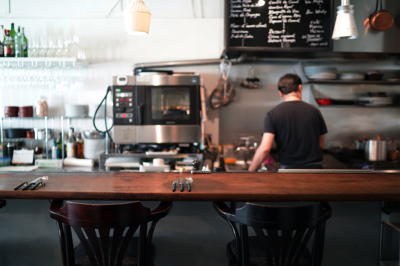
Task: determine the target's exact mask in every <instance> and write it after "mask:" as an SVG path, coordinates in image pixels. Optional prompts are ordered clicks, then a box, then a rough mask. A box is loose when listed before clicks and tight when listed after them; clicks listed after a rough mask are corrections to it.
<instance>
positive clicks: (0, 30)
mask: <svg viewBox="0 0 400 266" xmlns="http://www.w3.org/2000/svg"><path fill="white" fill-rule="evenodd" d="M3 34H4V26H3V25H0V57H4V41H5V40H4V37H3Z"/></svg>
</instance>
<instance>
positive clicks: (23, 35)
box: [21, 27, 28, 57]
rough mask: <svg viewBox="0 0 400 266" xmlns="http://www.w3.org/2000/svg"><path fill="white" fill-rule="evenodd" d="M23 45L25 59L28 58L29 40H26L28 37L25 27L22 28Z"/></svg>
mask: <svg viewBox="0 0 400 266" xmlns="http://www.w3.org/2000/svg"><path fill="white" fill-rule="evenodd" d="M21 43H22V51H23V54H24V57H28V38H26V36H25V28H24V27H22V33H21Z"/></svg>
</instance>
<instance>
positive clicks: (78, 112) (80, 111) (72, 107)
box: [65, 104, 88, 117]
mask: <svg viewBox="0 0 400 266" xmlns="http://www.w3.org/2000/svg"><path fill="white" fill-rule="evenodd" d="M87 115H88V108H87V105H80V104H66V105H65V116H66V117H85V116H87Z"/></svg>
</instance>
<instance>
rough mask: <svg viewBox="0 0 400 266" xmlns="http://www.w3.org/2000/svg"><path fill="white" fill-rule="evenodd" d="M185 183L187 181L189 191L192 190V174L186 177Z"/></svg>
mask: <svg viewBox="0 0 400 266" xmlns="http://www.w3.org/2000/svg"><path fill="white" fill-rule="evenodd" d="M185 183H186V185H187V187H188V192H190V191H192V185H193V178H191V177H190V176H189V177H186V178H185Z"/></svg>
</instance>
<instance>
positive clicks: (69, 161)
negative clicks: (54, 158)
mask: <svg viewBox="0 0 400 266" xmlns="http://www.w3.org/2000/svg"><path fill="white" fill-rule="evenodd" d="M64 165H67V166H90V167H92V166H93V165H94V161H93V160H92V159H75V158H65V159H64Z"/></svg>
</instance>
